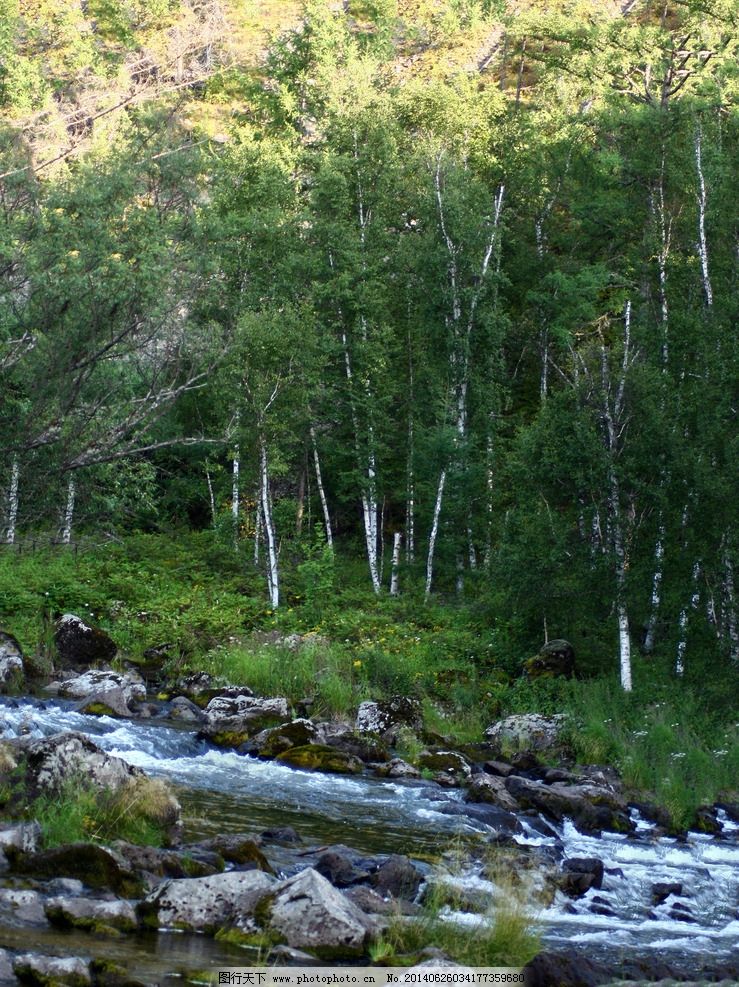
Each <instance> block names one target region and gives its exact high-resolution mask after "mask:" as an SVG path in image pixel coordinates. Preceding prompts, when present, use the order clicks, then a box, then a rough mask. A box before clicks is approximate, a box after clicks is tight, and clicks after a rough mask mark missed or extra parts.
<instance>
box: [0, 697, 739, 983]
mask: <svg viewBox="0 0 739 987" xmlns="http://www.w3.org/2000/svg"><path fill="white" fill-rule="evenodd" d="M63 730H77V731H80V732H82V733H85V734H87V735H88V736H90V737H91V738H92V739H94V741H95V742H96V743H97V744H99V746H100V747H102V748H103V749H105V750H106V751H108V752H109V753H111V754H116V755H118V756H119V757H121V758H123V759H124V760H126V761H128V762H129V763H130V764H133V765H136V766H138V767H140V768H143V769H144V770H145V771H146V772H147V773H148V774H150V775H153V776H159V777H162V778H166V779H167V780H168V781H170V782H171V783H172V785H173V787H174V788H175V790H176V792H177V795H178V798H179V799H180V801H181V802H182V806H183V815H184V821H185V834H184V838H185V840H186V841H195V840H199V839H202V838H206V837H210V836H214V835H216V834H219V833H228V832H249V831H252V832H253V831H260V830H263V829H267V828H269V827H276V826H286V825H290V826H294V827H295V829H296V830H297V831H298V832H299V833H300V834H301V836H302V837H303V838H304V839H305V840H306V842H307V843H321V844H328V843H344V844H346V845H348V846H350V847H353V848H355V849H357V850H359V851H362V852H367V853H389V852H398V853H406V854H408V855H409V856H411V857H416V858H420V859H424V860H428V859H429V858H432V857H433V858H437V857H438V856H439V854H441V853H443V851H444V850H446V849H448V848H449V847H451V846H453V845H457V846H459V845H460V843H462V844H463V845H466V844H469V846H470V848H471V853H470V854H469V855H467V856H466V858H465V859H466V863H465V864H463V865H461V866H459V867H458V868H456V869H452V870H443V869H442V870H440V872H439V875H438V879H439V880H442V881H445V882H447V883H450V884H453V885H456V886H458V888H459V889H460V891H462V892H465V893H466V894H467V896H469V895H474V896H475V897H476V898H477V899H481V900H483V901H484V900H485V899H486V897H487V896H489V897H490V898H492V897H494V896H495V894H496V888H495V885H494V884H493V883H492V882H491V881H490V880H488V879H487V877H486V876H485V870H484V862H483V860H482V856H483V855H482V851H483V850H484V848H485V846H486V845H487V844H488V843H489V841H490V837H491V836H492V835H494V830H493V829H492V828H491V826H490V825H488V823H486V822H485V818H484V812H483V813H481V812H476V809H477V808H478V807H475V806H468V805H466V804H465V803H464V802H463V801H462V792H461V791H460V790H456V789H451V790H449V789H442V788H440V787H438V786H436V785H434V784H431V783H428V782H417V781H410V782H409V781H389V780H383V779H376V778H372V777H364V776H359V777H357V776H352V777H346V776H342V775H326V774H319V773H309V772H302V771H296V770H293V769H292V768H289V767H286V766H284V765H281V764H277V763H275V762H269V761H259V760H256V759H254V758H250V757H246V756H242V755H239V754H236V753H234V752H232V751H226V750H222V749H218V748H215V747H212V746H210V745H208V744H206V743H204V742H202V741H200V740H198V739H197V737H196V734H195V732H194V731H193V729H185V728H182V727H178V726H173V725H172V724H171V723H170V722H166V723H165V722H162V721H158V720H139V721H130V720H125V721H124V720H114V719H110V718H108V717H92V716H86V715H82V714H80V713H78V712H76V711H75V710H74V709H73V706H72V704H65V703H63V702H56V701H55V702H53V703H52V702H39V701H36V700H25V699H24V700H13V699H7V698H6V699H3V700H1V701H0V735H1V736H3V737H6V738H7V737H13V736H19V735H21V734H31V735H35V736H44V735H50V734H53V733H57V732H60V731H63ZM634 820H635V822H636V824H637V831H636V833H634V834H633V835H630V836H625V835H621V834H615V833H603V835H602V836H600V837H596V836H589V835H583V834H581V833H579V832H578V831H577V830H576V829H575V828H574V826H572V825H571V824H570V823H569V822H565V824H564V825H563V826H557V827H555V826H554V825H552V824H550V823H547V822H545V821H544V820H539V819H535V818H534V819H532V818H531V817H521V818H520V820H519V821H520V826H521V828H520V833H518V835H516V836H515V840H516V842H517V843H519V844H521V845H522V846H529V847H539V848H541V852H542V853H543V854H545V855H548V856H549V858H550V859H561V858H562V857H599V858H600V859H602V860H603V862H604V865H605V869H606V872H605V877H604V881H603V887H602V888H601V889H599V890H595V889H591V890H590V891H588V892H587V893H586V894H585V895H584V896H583V897H581V898H578V899H575V900H572V899H569V898H566V897H565V896H563V895H562V894H561V893H560V892H558V893H557V896H556V898H555V901H554V903H553V904H552V905H551V906H550V907H548V908H545V909H543V910H542V911H541V912H540V913H539V914H538V915H537V921H538V923H539V926H540V928H541V931H542V937H543V940H544V943H545V944H546V946H547V947H548V948H555V949H556V948H564V947H566V946H570V947H577V948H580V949H583V950H584V951H586V952H587V954H588V955H589V956H593V957H597V958H600V959H606V961H608V962H609V964H610V963H613V964H614V967H615V966H616V965H617V963H618V960H619V958H620V957H622V956H627V955H632V956H633V955H634V954H640V955H646V954H653V955H656V956H659V957H660V958H662V959H664V960H665V961H667V962H668V963H670V964H671V965H673V966H678V967H680V968H681V969H683V970H686V971H693V972H694V973H695V974H698V973H699V972H700V970H701V969H702V968H703V967H704V966H706V965H717V964H718V963H728V962H734V963H737V964H739V825H737V824H735V823H733V822H731V821H730V820H729V819H728V818H727V817H726V816H725V814H723V813H720V822H721V825H722V833H721V835H720V836H705V835H702V834H694V833H690V834H688V837H687V839H676V838H667V837H659V838H658V837H657V836H655V835H654V834H653V827H652V826H651V825H650V824H649V823H647V822H646V821H644V820H642V819H641V818H640V817H639V816H638V814H636V813H634ZM475 849H476V850H477V851H478V852H475ZM475 861H477V862H475ZM658 882H669V883H674V882H677V883H680V884H682V894H681V895H680V896H675V895H671V896H670V897H669V898H667V900H666V901H665V902H664V903H663V904H660V905H657V906H654V905H653V904H652V886H653V885H654V884H656V883H658ZM676 906H677V907H676ZM676 916H680V917H676ZM445 918H447V919H448V920H449V921H454V922H459V923H466V924H471V923H475V922H480V921H481V919H480V917H479V915H477V914H474V913H472V912H451V911H447V912H446V913H445ZM18 938H19V937H18V936H17V935H16V934H14V930H13V929H12V928H11V927H6V923H5V922H4V921H3V919H2V916H0V946H5V947H6V948H11V949H17V948H21V947H20V946H19V944H18V942H17V941H16V940H17V939H18ZM46 940H49V942H48V945H49V949H50V951H52V952H59V951H60V950H61V951H62V952H65V951H67V950H69V949H70V948H71V949H72V950H73V953H72V954H74V950H80V948H81V947H80V946H79V942H74V941H73V940H71V939H70V937H68V936H67V937H65V936H63V935H61V934H59V933H56V932H53V933H49V932H48V931H47V932H41V931H40V932H39V936H38V942H37V943H36V944H35V948H38V949H42V948H43V943H44V942H45V941H46ZM193 940H197V943H198V945H197V947H193V946H192V941H193ZM127 941H128V942H129V943H130V940H127ZM65 942H66V944H67V945H66V947H65V945H64V944H65ZM134 946H135V948H136V949H138V950H139V951H140V953H141V956H140V959H139V962H138V967H139V968H140V971H141V972H140V974H139V975H144V974H147V975H149V976H154V975H158V976H160V977H161V976H162V970H163V969H164V968H165V966H166V965H167V964H169V965H170V969H171V970H172V971H174V970H175V969H177V968H179V967H182V966H184V965H186V964H187V960H188V958H189V959H192V957H189V952H188V951H192V949H193V948H197V950H199V952H198V962H199V963H200V964H201V966H203V967H205V968H207V967H210V968H213V967H214V966H216V965H218V964H219V963H222V964H224V965H225V964H229V965H234V964H236V965H244V964H245V962H248V961H247V960H245V958H244V954H243V952H240V953H237V954H236V956H237V958H236V959H234V955H235V952H234V949H233V948H232V947H222V946H220V945H219V944H217V943H214V942H213V941H212V940H206V939H205V937H187V936H181V935H180V936H173V935H159V936H157V935H149V936H142V937H139V940H138V942H135V941H134ZM52 947H56V948H52ZM22 948H28V941H27V938H26V940H25V942H24V944H23V947H22ZM102 948H103V949H104V950H105V955H108V956H109V955H111V954H110V951H109V948H108V945H107V944H105V945H104V946H103V947H102ZM126 948H128V949H129V950H130V949H131V948H132V947H131V945H129V946H128V947H126V946H125V944H124V943H123V941H120V942H118V943H116V945H115V949H118V950H123V951H125V949H126ZM115 949H114V951H115ZM87 953H88V954H89V953H90V949H89V948H88V949H87ZM154 969H156V971H158V974H154V973H152V970H154ZM157 982H158V983H167V982H169V981H168V978H167V977H165V978H164V979H160V980H158V981H157ZM172 982H175V981H172ZM179 982H182V981H181V980H180V981H179Z"/></svg>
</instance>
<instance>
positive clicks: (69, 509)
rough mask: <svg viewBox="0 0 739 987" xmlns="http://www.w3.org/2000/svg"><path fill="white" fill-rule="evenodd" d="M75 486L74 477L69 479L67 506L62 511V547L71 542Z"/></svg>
mask: <svg viewBox="0 0 739 987" xmlns="http://www.w3.org/2000/svg"><path fill="white" fill-rule="evenodd" d="M75 494H76V486H75V482H74V477H71V476H70V478H69V481H68V483H67V506H66V508H65V511H64V527H63V528H62V538H61V541H62V545H69V543H70V542H71V541H72V521H73V520H74V498H75Z"/></svg>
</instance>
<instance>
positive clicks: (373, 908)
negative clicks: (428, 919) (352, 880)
mask: <svg viewBox="0 0 739 987" xmlns="http://www.w3.org/2000/svg"><path fill="white" fill-rule="evenodd" d="M344 897H345V898H348V899H349V901H351V902H353V903H354V904H355V905H356V906H357V908H361V909H362V911H363V912H368V913H369V914H370V915H419V914H420V913H421V906H420V905H414V904H412V903H411V902H410V901H404V900H403V899H397V898H391V897H389V896H388V897H386V898H384V897H383V896H382V895H381V894H378V892H377V891H374V890H373V889H372V888H368V887H367V886H366V885H364V884H358V885H357V886H356V887H353V888H347V890H346V891H345V892H344Z"/></svg>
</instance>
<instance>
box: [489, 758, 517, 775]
mask: <svg viewBox="0 0 739 987" xmlns="http://www.w3.org/2000/svg"><path fill="white" fill-rule="evenodd" d="M482 767H483V770H484V771H485V774H489V775H497V776H498V777H500V778H507V777H508V775H511V774H513V772H514V771H515V768H514V767H513V765H512V764H506V763H505V761H485V763H484V764H483V766H482Z"/></svg>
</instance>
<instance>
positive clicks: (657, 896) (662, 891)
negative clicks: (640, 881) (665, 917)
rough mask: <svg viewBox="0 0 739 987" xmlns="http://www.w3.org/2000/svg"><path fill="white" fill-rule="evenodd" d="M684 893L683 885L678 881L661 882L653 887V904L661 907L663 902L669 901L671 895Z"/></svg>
mask: <svg viewBox="0 0 739 987" xmlns="http://www.w3.org/2000/svg"><path fill="white" fill-rule="evenodd" d="M682 893H683V886H682V884H679V883H678V882H676V881H674V882H668V881H659V882H658V883H657V884H653V885H652V904H653V905H661V904H662V903H663V902H665V901H667V899H668V898H669V897H670V895H671V894H674V895H681V894H682Z"/></svg>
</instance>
